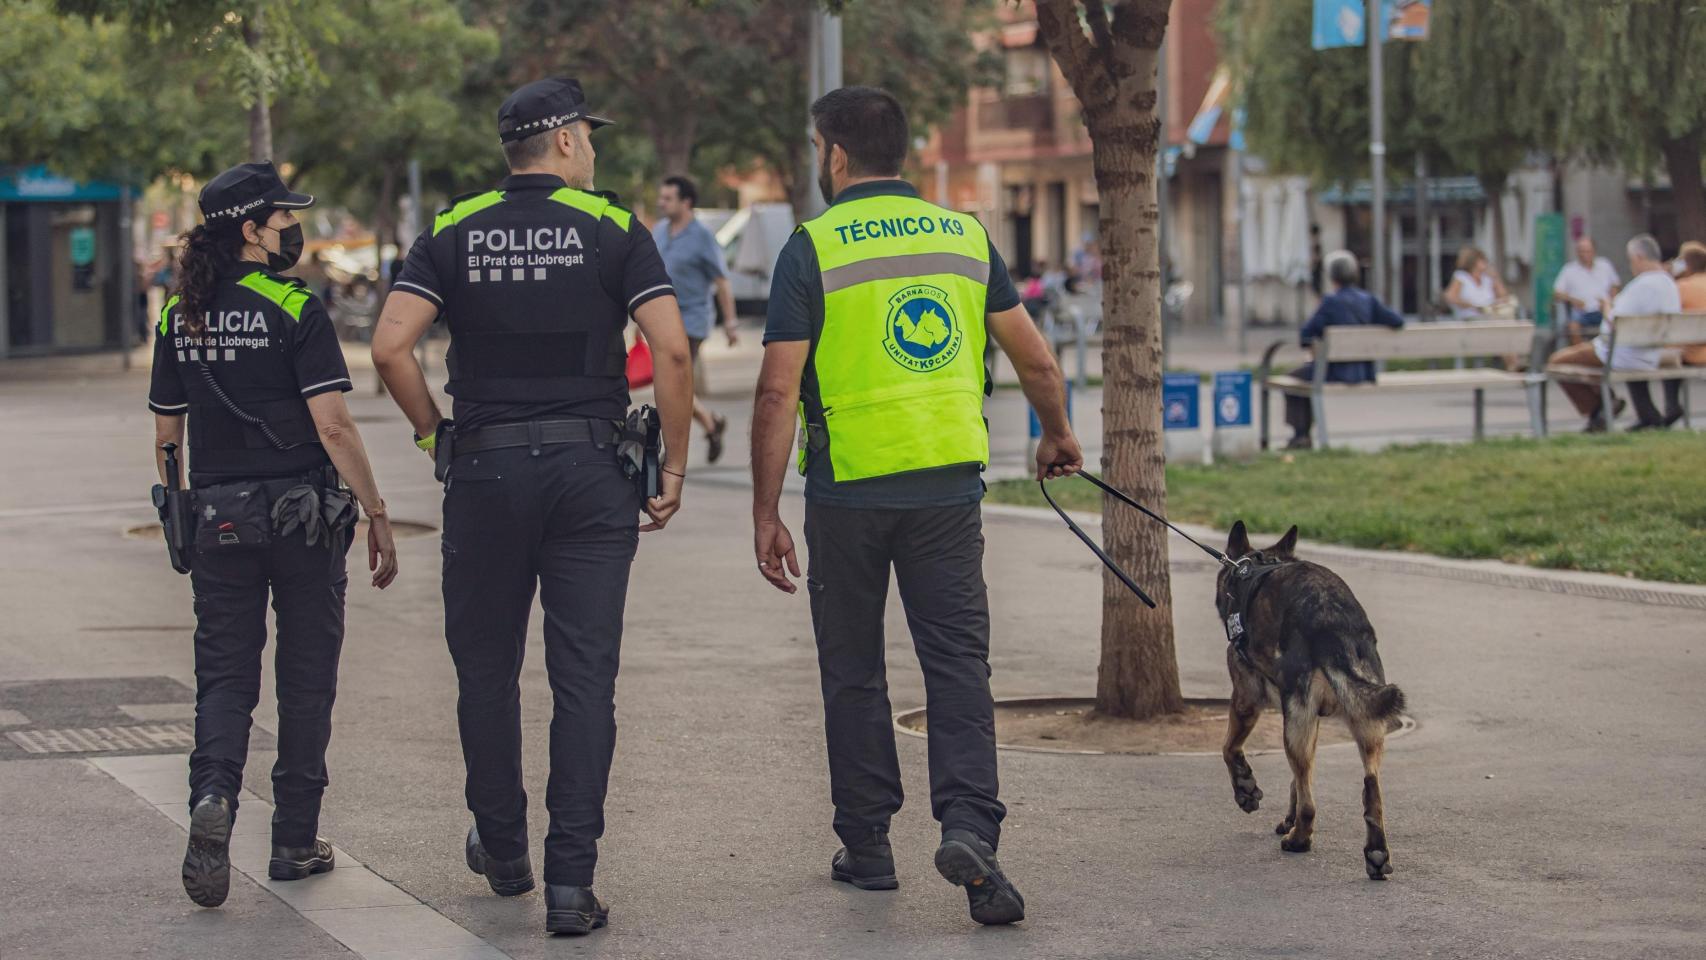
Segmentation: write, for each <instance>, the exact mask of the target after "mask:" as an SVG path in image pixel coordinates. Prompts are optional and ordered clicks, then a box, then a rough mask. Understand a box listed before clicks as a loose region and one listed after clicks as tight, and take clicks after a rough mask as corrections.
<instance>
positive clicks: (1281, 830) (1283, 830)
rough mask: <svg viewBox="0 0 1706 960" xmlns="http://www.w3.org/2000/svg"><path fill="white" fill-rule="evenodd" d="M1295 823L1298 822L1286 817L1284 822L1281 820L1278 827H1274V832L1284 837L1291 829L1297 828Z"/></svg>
mask: <svg viewBox="0 0 1706 960" xmlns="http://www.w3.org/2000/svg"><path fill="white" fill-rule="evenodd" d="M1295 823H1296V822H1295V821H1293V820H1292V819H1291V818H1290V817H1286V818H1285V819H1284V820H1281V821H1280V822H1279V824H1278V825H1277V826H1275V827H1274V832H1275V833H1277V834H1279V835H1280V836H1282V837H1283V836H1285V835H1286V834H1288V833H1290V832H1291V828H1292V827H1293V826H1295Z"/></svg>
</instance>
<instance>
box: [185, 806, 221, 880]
mask: <svg viewBox="0 0 1706 960" xmlns="http://www.w3.org/2000/svg"><path fill="white" fill-rule="evenodd" d="M230 891H231V802H230V801H229V800H226V799H225V798H224V797H216V796H207V797H202V798H201V799H200V800H198V801H196V804H195V807H194V808H193V809H192V810H191V811H190V843H189V848H188V849H187V850H185V851H184V892H185V893H187V894H189V895H190V899H191V900H194V901H195V902H196V903H197V904H199V905H200V906H203V907H217V906H219V905H220V904H222V903H224V902H225V895H226V894H227V893H229V892H230Z"/></svg>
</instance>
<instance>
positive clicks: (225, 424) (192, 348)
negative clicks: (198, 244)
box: [148, 262, 352, 487]
mask: <svg viewBox="0 0 1706 960" xmlns="http://www.w3.org/2000/svg"><path fill="white" fill-rule="evenodd" d="M251 275H253V276H254V278H255V279H254V280H250V281H249V282H250V283H252V284H253V286H245V285H244V281H245V280H248V279H249V278H250V277H251ZM258 281H264V282H258ZM268 284H270V286H269V285H268ZM256 287H259V288H262V289H256ZM263 290H270V291H272V292H273V293H274V294H275V295H276V294H278V293H279V292H280V291H283V292H284V300H285V302H284V303H283V304H280V303H278V302H277V301H276V300H275V299H274V298H273V297H271V296H268V295H267V293H266V292H263ZM293 312H294V315H292V313H293ZM162 314H163V316H162V318H161V320H163V325H162V324H161V323H160V322H157V323H156V332H157V333H158V334H159V335H158V336H157V337H155V340H154V372H153V379H152V381H151V383H150V386H149V389H148V408H149V409H150V410H153V411H154V412H155V413H160V414H166V415H168V416H171V415H183V414H188V416H189V466H190V479H191V484H192V485H194V486H198V487H204V486H209V485H211V484H215V483H223V482H227V481H232V480H246V479H260V478H267V477H284V476H294V475H298V474H304V473H307V472H309V471H312V470H314V469H316V468H319V467H323V466H326V465H328V464H329V463H330V462H331V461H330V459H329V458H328V457H327V456H326V451H325V448H324V447H322V446H321V445H320V444H319V442H318V432H317V431H316V430H315V428H314V421H313V417H312V416H311V415H310V414H309V412H308V402H307V401H308V398H309V397H313V396H318V395H319V394H322V393H329V392H331V391H334V390H337V391H347V390H349V389H350V388H351V386H352V384H351V383H350V376H349V368H348V366H346V365H345V363H344V353H343V349H342V348H341V347H340V346H339V344H338V338H337V334H336V332H335V331H334V330H333V328H332V321H331V318H330V317H329V316H327V314H326V308H325V306H324V305H323V304H322V303H321V302H320V299H319V298H318V297H316V296H314V295H313V294H312V293H311V292H309V291H308V289H307V288H306V287H305V286H303V284H302V283H301V281H299V280H295V279H292V278H290V277H284V276H280V275H278V274H275V273H272V272H271V271H269V270H267V269H265V268H264V267H262V266H261V265H260V264H258V263H249V262H244V263H241V264H239V265H237V266H235V267H233V268H232V269H231V270H229V271H227V273H226V274H225V275H224V276H223V277H221V278H220V286H219V292H218V294H217V295H216V296H215V298H214V302H213V306H212V308H211V309H210V310H209V311H208V316H207V332H206V333H205V334H203V335H202V336H200V337H196V336H194V335H192V334H191V333H190V331H189V329H188V326H187V324H186V323H185V321H184V316H183V311H182V309H181V308H179V307H177V306H176V305H173V306H170V307H168V308H167V309H165V310H164V311H162ZM204 366H205V367H206V370H207V372H208V373H210V374H212V377H213V380H214V382H215V383H217V384H218V385H219V387H220V389H222V390H223V391H224V392H225V394H226V396H227V397H229V398H230V399H231V401H232V402H233V403H235V404H236V405H237V406H238V407H240V408H242V409H243V410H244V411H245V412H247V413H249V414H251V415H253V416H258V417H261V418H262V419H264V420H266V421H267V423H268V425H269V426H270V427H271V428H272V430H273V432H274V433H276V434H278V435H279V438H280V439H281V440H283V441H285V442H286V443H287V444H300V445H299V446H295V447H294V449H291V450H288V451H281V450H278V449H276V448H274V447H273V445H272V444H271V443H270V442H269V441H268V440H267V439H266V437H265V435H264V434H262V433H261V432H260V431H259V430H257V429H256V428H255V427H253V426H250V425H248V424H245V423H243V422H242V421H241V420H239V419H237V417H236V416H234V415H233V414H232V413H230V411H229V410H228V409H227V408H226V407H225V405H224V404H222V403H220V402H219V400H218V398H217V396H216V395H215V394H214V393H213V391H212V388H211V387H210V386H208V383H207V380H206V377H205V376H204V375H203V373H202V369H201V368H202V367H204Z"/></svg>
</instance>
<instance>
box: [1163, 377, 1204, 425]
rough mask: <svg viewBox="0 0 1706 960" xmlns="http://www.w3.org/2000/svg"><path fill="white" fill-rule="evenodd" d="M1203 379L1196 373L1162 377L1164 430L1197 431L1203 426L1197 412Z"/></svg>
mask: <svg viewBox="0 0 1706 960" xmlns="http://www.w3.org/2000/svg"><path fill="white" fill-rule="evenodd" d="M1201 385H1202V381H1201V379H1200V378H1199V377H1198V376H1197V375H1196V374H1194V373H1167V374H1162V376H1161V426H1162V429H1164V430H1196V429H1199V428H1200V427H1201V426H1202V418H1201V416H1200V414H1199V413H1198V411H1197V394H1198V393H1200V392H1201V390H1200V388H1201Z"/></svg>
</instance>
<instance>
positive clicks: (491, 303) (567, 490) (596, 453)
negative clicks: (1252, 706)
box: [373, 79, 693, 933]
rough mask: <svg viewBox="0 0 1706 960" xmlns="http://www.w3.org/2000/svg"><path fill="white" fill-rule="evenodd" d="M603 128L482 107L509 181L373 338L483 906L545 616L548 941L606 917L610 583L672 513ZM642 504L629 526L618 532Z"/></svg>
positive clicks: (539, 101) (544, 111) (437, 252)
mask: <svg viewBox="0 0 1706 960" xmlns="http://www.w3.org/2000/svg"><path fill="white" fill-rule="evenodd" d="M606 123H609V121H608V120H604V119H601V118H599V117H597V116H594V115H593V114H592V113H591V112H590V111H589V110H588V108H587V104H586V98H585V97H584V95H583V94H582V92H581V86H580V84H579V83H577V82H576V81H574V80H572V79H550V80H540V81H538V82H535V83H530V84H528V85H527V86H524V87H522V88H521V89H519V90H517V91H516V92H515V93H513V94H511V95H510V97H509V99H508V100H505V101H504V104H503V106H502V108H500V109H499V111H498V138H499V140H500V141H501V143H502V145H503V151H504V157H505V159H506V160H508V162H509V168H510V176H509V177H507V178H506V179H505V180H504V181H503V182H502V183H501V184H500V185H499V186H498V188H497V189H496V190H490V191H487V192H485V193H478V194H472V195H469V196H467V197H463V198H461V199H459V200H458V201H457V202H456V203H455V205H454V206H452V207H451V208H450V209H449V210H446V211H444V212H443V213H440V214H439V215H438V217H437V219H436V220H435V221H434V222H433V225H432V229H431V231H430V232H428V233H425V234H423V235H422V236H421V238H420V239H419V240H417V241H416V243H415V245H414V249H412V250H411V251H410V252H409V256H408V259H407V261H406V262H405V264H404V266H403V270H402V272H401V274H400V275H399V276H398V278H397V281H396V283H395V284H394V285H393V289H392V292H391V296H390V297H389V298H388V299H387V300H386V302H385V308H384V311H383V313H382V315H381V317H380V321H379V329H378V331H377V332H376V334H375V336H374V339H373V359H374V362H375V364H377V366H378V368H379V372H380V375H381V376H382V377H383V378H384V380H385V383H386V386H388V387H389V388H390V390H391V394H392V396H394V397H395V398H396V400H397V405H398V406H400V407H401V408H402V409H403V412H404V413H405V414H407V415H408V418H409V421H410V422H411V423H413V424H414V427H415V430H416V442H417V443H418V444H419V445H420V446H421V447H422V449H425V450H427V451H428V452H429V453H434V454H435V460H436V461H437V467H438V470H439V474H440V478H441V479H442V480H443V481H444V616H445V636H446V639H447V640H448V641H449V644H450V654H451V657H452V658H453V659H454V660H455V661H456V675H457V679H458V681H459V686H460V693H459V696H458V699H457V704H456V713H457V720H458V723H459V725H460V728H461V734H462V756H463V760H464V761H465V763H466V765H467V773H468V782H467V797H468V809H469V810H471V811H472V812H473V814H474V828H473V829H471V830H469V831H468V839H467V860H468V866H469V868H470V869H472V870H473V871H474V872H476V873H480V874H483V875H484V876H485V878H486V880H487V882H488V883H489V884H490V885H491V888H492V890H493V891H495V892H496V893H498V894H499V895H502V896H514V895H516V894H521V893H526V892H527V891H529V890H531V889H533V868H532V863H531V860H530V859H529V857H528V840H527V794H526V792H525V791H524V790H523V788H522V782H521V699H520V695H521V691H520V687H519V686H518V684H517V679H518V678H519V677H520V675H521V661H522V654H523V651H524V649H525V647H526V643H527V617H528V612H529V610H530V608H531V607H532V605H533V592H534V590H535V588H536V587H537V589H538V590H539V598H540V602H541V604H542V605H543V606H544V608H545V667H546V670H547V671H548V673H549V675H550V680H551V693H552V696H553V699H554V702H555V711H554V713H553V715H552V719H551V776H550V781H549V784H548V786H547V787H546V791H545V806H546V808H547V809H548V810H549V811H550V820H551V827H550V832H549V833H548V834H547V835H546V838H545V884H546V887H545V906H546V914H545V928H546V929H547V930H548V931H551V932H553V933H587V932H589V931H591V930H593V929H595V928H598V927H601V926H604V924H605V922H606V919H607V917H608V910H607V909H606V907H605V906H604V904H603V903H601V902H600V901H599V900H598V898H597V897H596V896H594V895H593V892H592V880H593V867H594V864H595V863H596V862H597V859H598V839H599V837H600V836H602V835H603V833H604V795H605V786H606V783H607V782H608V778H609V773H610V759H611V754H612V752H613V751H614V749H615V745H616V720H615V704H614V699H613V698H614V696H615V688H616V666H617V655H618V651H619V648H620V646H621V642H622V611H623V605H624V603H625V601H626V598H627V593H628V571H629V567H630V565H631V564H632V562H633V559H634V550H635V546H636V541H637V538H636V528H638V529H639V530H660V529H662V528H663V526H664V524H665V523H667V522H668V521H669V518H670V517H672V516H674V515H675V512H676V510H677V508H678V507H679V506H680V503H681V485H682V480H683V479H684V478H685V476H686V471H687V442H688V426H689V423H690V417H691V410H692V403H693V399H692V396H693V386H692V372H691V368H690V366H689V362H688V355H687V335H686V333H685V332H684V331H683V330H682V326H681V314H680V312H679V311H678V310H677V308H676V302H675V295H674V290H673V289H672V288H671V287H670V283H669V276H668V274H666V273H665V271H664V266H663V261H662V260H661V259H660V258H659V257H658V252H657V247H656V246H655V245H654V244H653V243H652V236H651V234H650V233H649V232H647V230H646V229H645V227H644V226H643V225H641V224H640V223H639V222H638V221H637V220H635V219H634V217H633V216H632V215H631V214H630V213H629V212H628V211H627V210H624V209H623V208H621V207H619V206H616V204H615V203H614V202H612V199H611V197H610V196H609V195H608V194H601V193H595V192H593V190H592V178H593V149H592V141H591V140H590V139H589V137H588V135H589V134H590V133H591V132H592V130H593V128H594V127H597V126H602V125H604V124H606ZM630 315H632V316H633V317H634V319H635V321H636V322H638V323H639V325H640V330H641V331H642V332H643V333H644V334H645V336H646V339H647V340H648V341H649V342H650V343H651V347H652V351H653V353H654V355H655V358H656V359H655V363H656V371H657V373H656V384H657V387H656V392H657V403H658V407H659V412H660V413H661V415H662V432H663V439H664V442H665V443H664V445H665V449H666V453H665V455H664V457H663V460H662V462H661V470H662V474H661V478H660V479H661V490H660V492H659V493H658V495H656V496H654V497H652V498H650V499H645V498H643V497H642V495H641V492H640V485H639V484H638V483H637V482H636V480H635V479H633V478H631V477H630V476H629V475H628V473H627V470H626V469H625V467H624V462H627V463H629V464H630V465H633V464H636V463H637V460H638V456H639V444H638V443H636V442H635V435H636V431H633V430H624V429H623V420H624V418H625V417H627V415H628V382H627V380H626V378H625V376H624V358H625V350H624V344H623V338H622V331H623V328H624V327H625V326H626V325H627V322H628V317H629V316H630ZM440 317H442V318H443V319H444V320H445V322H446V323H447V324H448V325H449V327H450V358H449V368H450V383H449V385H448V387H447V388H446V389H447V392H449V393H450V395H451V396H452V397H454V398H455V406H454V410H453V414H454V417H455V419H454V421H445V422H441V420H442V418H441V417H440V416H439V412H438V408H437V406H436V405H435V404H434V402H433V399H432V396H431V394H430V393H429V392H428V390H427V385H426V380H425V378H424V377H423V376H422V373H421V369H420V367H419V365H417V364H416V362H415V359H414V354H413V348H414V344H415V341H417V340H418V339H419V338H420V336H421V334H422V333H424V332H425V331H426V329H427V328H428V327H429V326H430V325H431V324H432V323H433V322H434V320H435V319H437V318H440ZM637 433H638V434H639V436H640V437H641V438H642V440H643V436H644V433H645V431H644V430H640V431H637ZM642 509H644V510H645V512H646V513H647V514H648V515H650V517H651V523H649V524H648V525H646V526H644V527H639V526H638V524H639V521H638V516H639V514H640V511H641V510H642Z"/></svg>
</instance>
